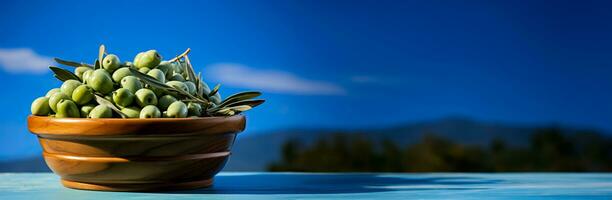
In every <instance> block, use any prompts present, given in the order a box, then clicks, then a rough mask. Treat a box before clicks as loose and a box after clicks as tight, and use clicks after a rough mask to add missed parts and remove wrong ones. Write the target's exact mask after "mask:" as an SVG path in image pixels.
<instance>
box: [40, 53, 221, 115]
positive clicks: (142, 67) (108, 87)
mask: <svg viewBox="0 0 612 200" xmlns="http://www.w3.org/2000/svg"><path fill="white" fill-rule="evenodd" d="M95 66H97V67H94V65H87V64H83V65H79V66H78V67H76V68H75V70H74V75H76V76H77V77H78V80H77V79H76V78H75V79H70V80H65V81H64V82H63V84H62V85H61V86H60V87H59V88H53V89H50V90H49V91H48V92H47V94H46V95H45V96H42V97H38V98H37V99H35V100H34V101H33V102H32V105H31V112H32V114H33V115H37V116H54V117H57V118H113V117H115V118H117V117H124V118H126V117H127V118H185V117H200V116H204V114H205V111H204V110H203V107H205V105H203V104H202V103H198V102H193V101H185V100H182V99H181V98H179V97H178V96H177V95H176V94H173V93H168V92H167V91H163V90H159V89H156V88H153V87H151V86H149V85H147V84H146V83H145V82H143V81H142V80H140V79H139V78H138V77H136V76H134V75H133V74H132V72H131V70H130V68H131V69H136V70H138V71H139V72H142V73H144V74H147V75H149V76H151V77H153V78H155V79H156V80H157V81H159V82H161V83H165V84H166V85H168V86H171V87H174V88H176V89H178V90H183V91H185V92H188V93H189V94H191V95H195V94H196V81H194V80H190V79H189V75H188V73H187V68H186V67H188V66H187V64H186V63H185V62H182V61H180V60H179V61H176V60H174V61H172V62H170V61H164V60H163V59H162V56H161V55H160V54H159V53H158V52H157V51H156V50H148V51H145V52H141V53H138V54H137V55H136V57H135V58H134V59H133V60H132V62H121V60H120V59H119V57H118V56H116V55H114V54H106V55H105V56H103V59H102V60H101V62H99V63H98V65H95ZM198 84H200V87H201V88H202V90H203V93H204V94H210V92H211V90H210V88H209V87H208V85H207V84H206V83H205V82H203V81H199V83H198ZM97 96H103V97H104V99H105V100H107V101H108V102H110V103H112V105H114V106H115V107H113V108H111V107H109V105H108V104H100V103H99V101H98V100H97V99H96V98H97ZM220 103H221V96H220V95H219V93H218V92H216V93H215V94H214V95H212V96H211V97H210V104H211V105H213V106H214V105H215V104H217V105H218V104H220ZM208 106H210V105H208ZM114 109H118V110H119V111H120V113H122V115H123V116H120V115H119V113H118V112H114V111H113V110H114Z"/></svg>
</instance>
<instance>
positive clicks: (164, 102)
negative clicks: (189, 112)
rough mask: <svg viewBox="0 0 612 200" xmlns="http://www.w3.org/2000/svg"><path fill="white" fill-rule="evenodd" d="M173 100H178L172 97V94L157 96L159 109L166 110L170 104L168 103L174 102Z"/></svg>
mask: <svg viewBox="0 0 612 200" xmlns="http://www.w3.org/2000/svg"><path fill="white" fill-rule="evenodd" d="M175 101H178V100H177V99H176V98H174V97H173V96H172V95H164V96H162V97H160V98H159V100H158V101H157V102H158V104H157V105H158V106H159V109H161V110H167V109H168V106H170V104H172V103H174V102H175Z"/></svg>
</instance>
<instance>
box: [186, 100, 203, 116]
mask: <svg viewBox="0 0 612 200" xmlns="http://www.w3.org/2000/svg"><path fill="white" fill-rule="evenodd" d="M187 115H188V116H200V115H202V106H201V105H200V104H199V103H194V102H189V103H188V104H187Z"/></svg>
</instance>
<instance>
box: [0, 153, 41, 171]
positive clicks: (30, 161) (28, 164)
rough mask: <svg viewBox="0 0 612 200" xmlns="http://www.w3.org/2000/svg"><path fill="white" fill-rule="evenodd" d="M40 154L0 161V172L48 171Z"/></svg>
mask: <svg viewBox="0 0 612 200" xmlns="http://www.w3.org/2000/svg"><path fill="white" fill-rule="evenodd" d="M50 171H51V170H50V169H49V168H48V167H47V165H46V164H45V160H44V159H43V158H42V156H38V157H32V158H25V159H20V160H11V161H4V162H0V172H50Z"/></svg>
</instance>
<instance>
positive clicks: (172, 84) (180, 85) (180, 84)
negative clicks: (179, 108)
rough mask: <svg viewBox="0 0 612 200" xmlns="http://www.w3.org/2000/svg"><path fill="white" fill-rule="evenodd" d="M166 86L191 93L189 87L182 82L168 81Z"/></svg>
mask: <svg viewBox="0 0 612 200" xmlns="http://www.w3.org/2000/svg"><path fill="white" fill-rule="evenodd" d="M166 85H168V86H170V87H173V88H176V89H179V90H183V91H185V92H189V88H187V85H185V83H183V82H181V81H168V82H167V83H166Z"/></svg>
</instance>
